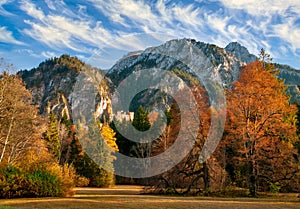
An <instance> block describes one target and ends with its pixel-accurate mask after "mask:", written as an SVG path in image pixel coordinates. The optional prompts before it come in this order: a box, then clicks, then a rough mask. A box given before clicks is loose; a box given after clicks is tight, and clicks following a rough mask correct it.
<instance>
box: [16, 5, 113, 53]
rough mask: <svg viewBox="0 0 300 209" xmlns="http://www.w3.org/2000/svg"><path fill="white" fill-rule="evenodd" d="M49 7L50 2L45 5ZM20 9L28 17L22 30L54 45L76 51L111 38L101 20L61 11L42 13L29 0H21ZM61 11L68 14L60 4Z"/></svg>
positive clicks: (96, 45)
mask: <svg viewBox="0 0 300 209" xmlns="http://www.w3.org/2000/svg"><path fill="white" fill-rule="evenodd" d="M49 7H52V5H49ZM21 9H22V10H23V11H25V12H26V13H27V15H30V16H31V17H32V19H30V20H25V23H27V24H28V25H30V26H31V27H30V28H26V29H24V30H23V32H24V33H25V34H26V35H29V36H30V37H32V38H33V39H36V40H38V41H39V42H42V43H44V44H46V45H48V46H49V47H52V48H55V49H63V48H69V49H71V50H74V51H78V52H85V53H87V52H90V51H89V49H88V47H87V46H85V45H89V47H99V46H101V44H103V43H105V42H106V41H108V40H109V39H111V37H112V34H111V33H110V32H109V31H108V30H106V29H104V28H103V27H102V25H101V22H92V21H91V20H89V19H86V18H84V20H82V19H80V18H78V19H74V18H72V17H69V16H62V15H61V14H55V13H49V14H47V15H46V14H45V13H44V12H43V11H42V10H41V9H38V8H37V7H36V6H35V5H34V4H33V3H32V2H30V1H23V4H22V6H21ZM61 9H62V10H64V11H66V12H65V13H69V14H72V12H69V11H67V8H61Z"/></svg>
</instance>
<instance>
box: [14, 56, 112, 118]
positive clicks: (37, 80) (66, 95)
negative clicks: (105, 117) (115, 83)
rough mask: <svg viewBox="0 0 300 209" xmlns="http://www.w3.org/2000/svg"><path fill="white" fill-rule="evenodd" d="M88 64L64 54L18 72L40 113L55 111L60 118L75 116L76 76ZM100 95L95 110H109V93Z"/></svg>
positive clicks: (100, 111) (101, 111)
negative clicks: (73, 101) (73, 102)
mask: <svg viewBox="0 0 300 209" xmlns="http://www.w3.org/2000/svg"><path fill="white" fill-rule="evenodd" d="M84 67H86V65H85V64H84V63H83V62H81V61H80V60H78V59H77V58H74V57H70V56H69V55H62V56H61V57H60V58H53V59H50V60H46V61H45V62H42V63H41V64H40V65H39V66H38V67H37V68H34V69H32V70H30V71H27V70H25V71H20V72H19V73H18V74H19V75H20V76H21V77H22V79H23V81H24V82H25V83H26V87H27V88H28V89H30V90H31V91H32V95H33V103H34V104H36V105H38V106H39V109H40V113H41V114H46V115H47V114H49V113H50V112H54V113H55V114H56V115H57V117H58V118H61V117H63V116H64V115H66V116H67V118H68V119H72V107H71V105H72V92H73V90H74V85H75V83H76V82H77V77H78V75H79V74H80V72H81V71H82V69H83V68H84ZM100 89H101V90H102V92H99V93H98V95H97V98H96V99H97V107H96V112H97V113H98V114H99V115H100V114H103V113H104V112H107V111H109V110H107V108H109V106H108V105H107V104H108V103H110V99H109V96H108V92H105V89H103V88H100Z"/></svg>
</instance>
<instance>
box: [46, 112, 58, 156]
mask: <svg viewBox="0 0 300 209" xmlns="http://www.w3.org/2000/svg"><path fill="white" fill-rule="evenodd" d="M45 139H46V141H47V142H48V149H49V151H50V152H51V153H52V154H53V155H54V157H55V158H56V159H57V160H59V158H60V152H61V150H60V137H59V131H58V124H57V118H56V116H55V114H54V113H53V112H51V113H50V114H49V123H48V129H47V132H46V134H45Z"/></svg>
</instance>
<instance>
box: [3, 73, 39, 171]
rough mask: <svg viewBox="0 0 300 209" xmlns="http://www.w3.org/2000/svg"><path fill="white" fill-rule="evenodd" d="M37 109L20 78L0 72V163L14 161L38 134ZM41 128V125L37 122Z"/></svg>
mask: <svg viewBox="0 0 300 209" xmlns="http://www.w3.org/2000/svg"><path fill="white" fill-rule="evenodd" d="M41 121H42V120H39V116H38V110H37V108H36V107H35V106H33V105H31V94H30V92H29V91H28V90H26V88H25V85H24V84H23V82H22V80H21V79H20V78H19V77H17V76H15V75H9V74H8V73H6V72H4V73H2V74H1V75H0V163H1V164H6V165H14V164H15V163H16V162H17V161H18V160H19V159H21V158H22V157H23V156H24V155H25V154H26V153H27V151H28V150H29V149H31V148H32V147H34V145H35V140H37V139H39V137H41V135H39V134H40V132H39V128H38V126H39V125H40V124H39V123H40V122H41ZM40 127H41V128H40V130H42V125H40Z"/></svg>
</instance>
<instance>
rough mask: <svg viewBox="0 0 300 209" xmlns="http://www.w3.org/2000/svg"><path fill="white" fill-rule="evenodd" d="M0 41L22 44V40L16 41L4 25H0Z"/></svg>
mask: <svg viewBox="0 0 300 209" xmlns="http://www.w3.org/2000/svg"><path fill="white" fill-rule="evenodd" d="M0 42H2V43H10V44H17V45H24V43H23V42H21V41H18V40H16V39H15V38H14V36H13V33H12V32H11V31H9V30H7V28H6V27H1V26H0Z"/></svg>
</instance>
